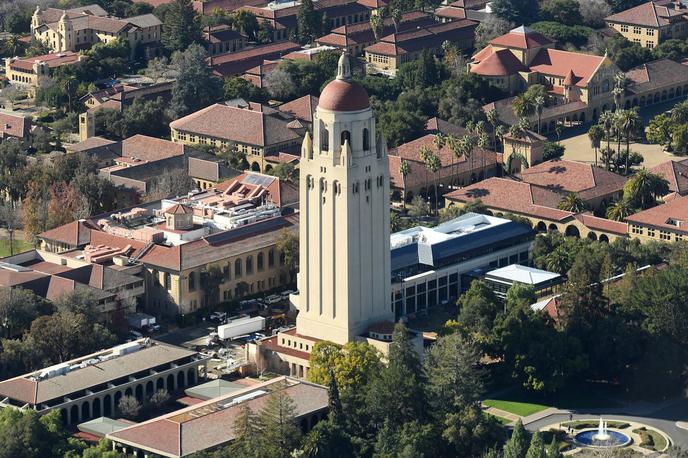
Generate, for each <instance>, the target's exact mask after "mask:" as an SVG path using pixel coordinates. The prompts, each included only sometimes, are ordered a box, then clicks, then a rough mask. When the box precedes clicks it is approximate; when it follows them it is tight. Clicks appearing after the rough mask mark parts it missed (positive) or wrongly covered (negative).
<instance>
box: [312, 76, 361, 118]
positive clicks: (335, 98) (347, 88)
mask: <svg viewBox="0 0 688 458" xmlns="http://www.w3.org/2000/svg"><path fill="white" fill-rule="evenodd" d="M318 107H320V108H324V109H325V110H332V111H359V110H365V109H366V108H368V107H370V100H369V99H368V93H367V92H366V90H365V89H364V88H363V86H361V85H360V84H358V83H356V82H354V81H351V80H349V79H335V80H332V81H331V82H330V83H329V84H328V85H327V86H325V89H323V91H322V94H320V100H319V101H318Z"/></svg>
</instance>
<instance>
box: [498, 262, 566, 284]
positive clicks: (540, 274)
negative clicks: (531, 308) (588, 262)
mask: <svg viewBox="0 0 688 458" xmlns="http://www.w3.org/2000/svg"><path fill="white" fill-rule="evenodd" d="M485 276H487V277H495V278H497V279H500V280H506V281H509V282H518V283H525V284H526V285H537V284H540V283H544V282H547V281H550V280H554V279H556V278H560V277H561V275H559V274H558V273H554V272H548V271H546V270H540V269H535V268H533V267H526V266H522V265H519V264H511V265H510V266H506V267H501V268H499V269H495V270H491V271H490V272H488V273H487V274H485Z"/></svg>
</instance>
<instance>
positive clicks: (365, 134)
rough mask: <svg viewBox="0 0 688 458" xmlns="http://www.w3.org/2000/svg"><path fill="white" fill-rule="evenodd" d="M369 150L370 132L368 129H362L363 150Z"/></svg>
mask: <svg viewBox="0 0 688 458" xmlns="http://www.w3.org/2000/svg"><path fill="white" fill-rule="evenodd" d="M368 150H370V132H368V129H363V151H368Z"/></svg>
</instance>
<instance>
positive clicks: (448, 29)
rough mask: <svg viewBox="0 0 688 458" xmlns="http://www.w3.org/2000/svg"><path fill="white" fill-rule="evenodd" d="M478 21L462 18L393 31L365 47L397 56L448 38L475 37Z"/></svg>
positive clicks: (438, 43) (437, 45) (376, 52)
mask: <svg viewBox="0 0 688 458" xmlns="http://www.w3.org/2000/svg"><path fill="white" fill-rule="evenodd" d="M477 26H478V23H477V22H475V21H470V20H468V19H460V20H457V21H451V22H446V23H440V24H435V25H431V26H427V27H419V28H417V29H415V30H414V29H412V30H407V31H404V32H398V33H392V34H390V35H387V36H386V37H383V38H381V39H380V41H379V42H377V43H375V44H373V45H370V46H368V47H366V48H365V51H366V52H370V53H373V54H381V55H387V56H397V55H401V54H406V53H409V52H414V51H419V50H422V49H426V48H432V47H439V46H441V45H442V43H443V42H444V41H446V40H449V41H459V40H462V39H469V38H471V39H472V38H473V35H474V31H475V28H476V27H477Z"/></svg>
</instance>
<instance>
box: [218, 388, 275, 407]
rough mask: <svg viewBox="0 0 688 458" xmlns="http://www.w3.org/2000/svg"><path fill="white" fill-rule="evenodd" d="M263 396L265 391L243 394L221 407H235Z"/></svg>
mask: <svg viewBox="0 0 688 458" xmlns="http://www.w3.org/2000/svg"><path fill="white" fill-rule="evenodd" d="M264 394H267V391H265V390H256V391H252V392H250V393H247V394H244V395H242V396H237V397H236V398H234V399H232V400H231V401H229V402H228V403H226V404H222V407H224V408H228V407H232V406H235V405H237V404H241V403H242V402H244V401H250V400H251V399H255V398H257V397H259V396H262V395H264Z"/></svg>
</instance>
